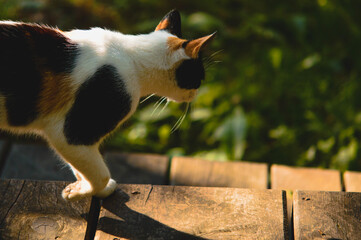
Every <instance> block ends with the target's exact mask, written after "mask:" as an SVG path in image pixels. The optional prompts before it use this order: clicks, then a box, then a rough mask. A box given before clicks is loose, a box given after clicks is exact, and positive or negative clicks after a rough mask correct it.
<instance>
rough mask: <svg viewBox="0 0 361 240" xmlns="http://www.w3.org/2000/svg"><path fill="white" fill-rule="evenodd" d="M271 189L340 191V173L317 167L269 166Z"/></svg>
mask: <svg viewBox="0 0 361 240" xmlns="http://www.w3.org/2000/svg"><path fill="white" fill-rule="evenodd" d="M271 187H272V189H282V190H285V189H290V190H296V189H299V190H319V191H341V190H342V185H341V173H340V172H339V171H337V170H325V169H317V168H302V167H288V166H283V165H272V166H271Z"/></svg>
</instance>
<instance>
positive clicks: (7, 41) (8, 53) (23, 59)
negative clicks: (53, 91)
mask: <svg viewBox="0 0 361 240" xmlns="http://www.w3.org/2000/svg"><path fill="white" fill-rule="evenodd" d="M77 49H78V47H77V45H76V44H74V43H71V42H70V40H69V39H68V38H66V37H65V36H64V35H62V34H61V33H60V32H58V31H56V30H54V29H52V28H48V27H44V26H39V25H33V24H14V25H11V24H0V79H1V80H0V93H1V94H2V95H4V96H5V106H6V110H7V118H8V119H7V120H8V123H9V125H12V126H25V125H27V124H29V123H31V122H32V121H33V120H35V119H36V117H37V116H38V114H39V112H38V110H37V103H38V98H39V94H40V90H41V86H42V76H43V73H44V72H46V71H50V72H52V73H55V74H57V73H69V72H71V71H72V68H73V66H74V62H75V59H76V56H77V55H78V50H77Z"/></svg>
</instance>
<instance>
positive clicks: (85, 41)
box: [67, 28, 186, 97]
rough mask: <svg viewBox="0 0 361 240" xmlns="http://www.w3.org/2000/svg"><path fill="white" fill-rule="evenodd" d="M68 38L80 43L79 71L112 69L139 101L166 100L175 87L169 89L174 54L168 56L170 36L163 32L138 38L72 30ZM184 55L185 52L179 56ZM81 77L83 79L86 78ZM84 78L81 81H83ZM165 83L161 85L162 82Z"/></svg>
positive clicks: (100, 31)
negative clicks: (147, 98) (149, 98)
mask: <svg viewBox="0 0 361 240" xmlns="http://www.w3.org/2000/svg"><path fill="white" fill-rule="evenodd" d="M67 35H68V36H69V37H70V38H71V39H74V40H76V41H77V42H78V43H81V45H82V47H83V49H84V50H83V51H86V54H84V55H83V57H84V59H83V60H80V61H79V62H80V63H84V65H83V66H81V67H80V68H82V69H86V68H89V71H92V70H90V68H93V71H95V69H94V68H97V67H98V66H99V65H102V64H112V65H114V66H115V67H116V68H117V69H118V71H119V72H120V75H121V76H123V77H124V78H125V81H126V82H128V83H129V84H128V86H129V87H130V88H131V90H132V92H137V91H138V94H137V95H139V97H142V96H146V95H149V94H153V93H155V94H157V95H161V96H166V95H167V92H169V91H172V88H173V87H174V86H168V85H169V81H166V79H169V71H170V70H171V68H172V67H173V66H174V64H175V63H176V61H177V59H179V57H177V56H176V55H175V54H173V55H169V54H167V51H168V49H167V39H168V37H169V36H171V35H170V34H169V33H167V32H165V31H157V32H152V33H150V34H141V35H125V34H122V33H118V32H113V31H109V30H104V29H100V28H94V29H91V30H86V31H84V30H74V31H71V32H68V33H67ZM179 54H180V55H184V57H186V56H185V53H184V51H183V52H182V51H180V52H179ZM89 74H92V73H88V74H83V75H89ZM83 78H84V77H83ZM163 79H164V81H163Z"/></svg>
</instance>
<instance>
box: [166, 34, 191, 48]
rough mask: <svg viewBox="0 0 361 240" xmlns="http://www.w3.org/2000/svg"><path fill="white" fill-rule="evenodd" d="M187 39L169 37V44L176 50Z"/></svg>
mask: <svg viewBox="0 0 361 240" xmlns="http://www.w3.org/2000/svg"><path fill="white" fill-rule="evenodd" d="M186 41H187V40H184V39H180V38H177V37H169V38H168V40H167V43H168V46H169V48H170V49H171V50H173V51H176V50H178V49H180V48H181V47H182V44H183V43H184V42H186Z"/></svg>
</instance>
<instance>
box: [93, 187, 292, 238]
mask: <svg viewBox="0 0 361 240" xmlns="http://www.w3.org/2000/svg"><path fill="white" fill-rule="evenodd" d="M285 214H286V208H285V192H284V191H279V190H257V189H240V188H210V187H186V186H153V185H119V186H118V189H117V191H116V193H115V194H113V195H112V196H110V197H109V198H107V199H105V200H104V202H103V208H102V210H101V213H100V220H99V224H98V231H97V233H96V237H95V239H101V240H113V239H157V240H162V239H164V240H166V239H167V240H168V239H229V240H233V239H237V240H239V239H272V240H273V239H287V236H288V235H287V221H286V220H285V219H286V218H285Z"/></svg>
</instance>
